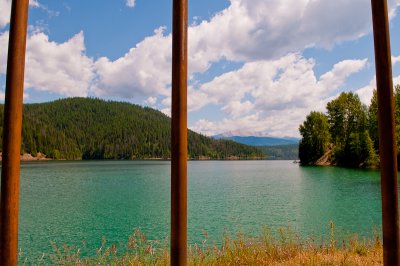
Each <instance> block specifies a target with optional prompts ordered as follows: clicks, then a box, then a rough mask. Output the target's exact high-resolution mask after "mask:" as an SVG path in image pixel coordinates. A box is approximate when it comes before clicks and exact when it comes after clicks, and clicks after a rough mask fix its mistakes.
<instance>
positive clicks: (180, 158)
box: [171, 0, 188, 266]
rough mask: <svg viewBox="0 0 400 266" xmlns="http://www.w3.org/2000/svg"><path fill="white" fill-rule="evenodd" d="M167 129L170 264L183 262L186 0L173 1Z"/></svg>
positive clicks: (184, 241) (185, 213) (185, 163)
mask: <svg viewBox="0 0 400 266" xmlns="http://www.w3.org/2000/svg"><path fill="white" fill-rule="evenodd" d="M172 16H173V19H172V129H171V130H172V131H171V265H173V266H174V265H186V249H187V247H186V245H187V27H188V25H187V23H188V22H187V21H188V10H187V0H174V1H173V15H172Z"/></svg>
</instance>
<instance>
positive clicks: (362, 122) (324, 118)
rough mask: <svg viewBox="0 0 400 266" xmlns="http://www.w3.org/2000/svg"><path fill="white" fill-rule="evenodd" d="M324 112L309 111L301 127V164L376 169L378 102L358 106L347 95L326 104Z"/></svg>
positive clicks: (399, 117) (399, 106)
mask: <svg viewBox="0 0 400 266" xmlns="http://www.w3.org/2000/svg"><path fill="white" fill-rule="evenodd" d="M394 100H395V113H396V115H395V117H396V118H395V119H396V120H395V122H396V135H397V140H396V143H397V157H398V159H399V155H400V86H399V85H397V86H396V87H395V91H394ZM326 109H327V112H326V113H322V112H315V111H313V112H311V113H310V114H309V115H308V116H307V117H306V120H305V121H304V123H303V124H302V125H300V128H299V130H300V134H301V135H302V139H301V141H300V144H299V158H300V161H301V163H302V164H303V165H310V164H311V165H312V164H334V165H340V166H348V167H367V168H377V167H379V157H378V154H379V137H378V103H377V94H376V91H374V94H373V97H372V100H371V103H370V105H369V106H366V105H364V104H362V103H361V101H360V99H359V97H358V95H357V94H355V93H352V92H348V93H344V92H343V93H341V94H340V96H339V97H338V98H336V99H334V100H332V101H330V102H329V103H328V104H327V106H326Z"/></svg>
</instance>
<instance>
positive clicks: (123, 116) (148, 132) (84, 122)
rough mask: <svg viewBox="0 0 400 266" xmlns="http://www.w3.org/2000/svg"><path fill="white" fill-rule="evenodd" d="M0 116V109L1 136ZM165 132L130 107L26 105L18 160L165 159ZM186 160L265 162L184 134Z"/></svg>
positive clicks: (72, 101) (239, 148)
mask: <svg viewBox="0 0 400 266" xmlns="http://www.w3.org/2000/svg"><path fill="white" fill-rule="evenodd" d="M3 111H4V106H3V105H1V106H0V118H1V119H0V132H1V134H2V132H3V119H2V117H3ZM170 129H171V122H170V118H169V117H168V116H166V115H165V114H163V113H161V112H160V111H157V110H154V109H152V108H149V107H141V106H138V105H134V104H130V103H124V102H115V101H104V100H100V99H93V98H68V99H60V100H56V101H53V102H48V103H40V104H25V105H24V110H23V123H22V145H21V154H23V153H30V154H32V155H33V156H36V154H37V153H39V152H41V153H44V154H45V155H46V156H47V157H49V158H54V159H67V160H80V159H84V160H85V159H149V158H162V159H168V158H170V156H171V151H170V145H171V144H170V136H171V135H170V134H171V133H170V132H171V130H170ZM0 141H1V142H0V143H2V135H1V136H0ZM0 150H2V147H1V146H0ZM188 155H189V158H192V159H198V158H209V159H226V158H232V157H235V158H241V159H253V158H262V157H264V155H263V153H262V151H261V150H259V149H257V148H255V147H250V146H247V145H243V144H239V143H236V142H233V141H226V140H214V139H212V138H209V137H206V136H204V135H201V134H197V133H195V132H193V131H191V130H188Z"/></svg>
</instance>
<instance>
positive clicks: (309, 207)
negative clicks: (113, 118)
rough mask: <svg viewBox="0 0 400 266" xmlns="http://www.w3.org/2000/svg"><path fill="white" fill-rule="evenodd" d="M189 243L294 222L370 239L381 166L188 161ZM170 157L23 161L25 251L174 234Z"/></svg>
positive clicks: (314, 231) (310, 231) (298, 227)
mask: <svg viewBox="0 0 400 266" xmlns="http://www.w3.org/2000/svg"><path fill="white" fill-rule="evenodd" d="M188 171H189V180H188V183H189V188H188V195H189V202H188V206H189V210H188V215H189V216H188V221H189V224H188V238H189V242H190V243H194V242H201V241H202V240H203V239H204V236H203V230H205V231H207V232H208V236H209V239H210V240H218V239H221V237H222V235H223V233H224V231H225V230H226V231H229V232H237V231H242V232H245V233H247V234H250V235H252V234H254V235H256V234H258V233H259V232H260V229H261V227H262V226H264V225H266V226H269V227H271V228H272V229H276V228H278V227H280V226H290V227H291V228H292V229H294V230H295V231H298V232H300V233H301V235H304V236H308V235H312V236H316V237H319V236H321V237H322V236H324V235H325V236H326V235H328V234H329V222H330V221H334V222H335V225H336V228H337V231H338V234H343V235H344V234H348V233H358V234H361V235H371V233H372V231H373V228H380V226H381V213H380V211H381V206H380V204H381V203H380V184H379V172H377V171H366V170H352V169H343V168H333V167H299V166H298V165H297V164H293V163H292V162H291V161H192V162H189V167H188ZM169 176H170V163H169V162H164V161H90V162H81V161H79V162H32V163H23V164H22V169H21V196H20V224H19V239H20V248H21V249H22V250H23V251H24V253H25V255H27V256H33V257H36V256H38V254H41V252H50V251H51V250H52V247H51V244H50V243H51V242H55V243H58V244H61V243H68V244H74V245H78V246H80V245H82V241H85V242H86V245H87V248H88V250H95V248H98V247H100V246H101V243H102V238H103V237H105V238H106V239H107V242H108V243H119V242H126V240H127V239H128V236H129V235H131V234H132V232H133V229H134V228H140V229H141V230H142V231H143V232H144V233H145V234H146V235H147V236H148V238H150V239H165V238H166V237H168V235H169V219H170V218H169V205H170V192H169V191H170V183H169V182H170V181H169Z"/></svg>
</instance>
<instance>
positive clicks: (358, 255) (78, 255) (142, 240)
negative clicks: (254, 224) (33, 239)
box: [19, 224, 383, 266]
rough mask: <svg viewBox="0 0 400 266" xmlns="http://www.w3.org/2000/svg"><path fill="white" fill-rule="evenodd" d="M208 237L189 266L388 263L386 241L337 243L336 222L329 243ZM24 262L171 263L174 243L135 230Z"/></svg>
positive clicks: (283, 236) (275, 236) (278, 235)
mask: <svg viewBox="0 0 400 266" xmlns="http://www.w3.org/2000/svg"><path fill="white" fill-rule="evenodd" d="M204 235H205V238H204V241H203V242H202V243H201V244H200V245H199V244H195V245H192V246H189V247H188V265H351V266H353V265H382V264H383V261H382V243H381V241H380V238H379V237H378V236H375V237H372V238H370V239H366V238H363V239H360V238H359V237H358V236H357V235H354V236H351V237H348V239H346V240H341V241H340V242H339V241H336V240H335V236H334V225H333V224H332V225H331V231H330V237H329V239H328V241H326V242H325V243H324V242H322V243H321V241H318V242H317V241H315V240H314V239H313V238H308V239H306V240H301V238H300V236H299V235H298V234H295V233H293V232H292V231H291V230H290V229H288V228H281V229H279V230H278V232H271V230H269V229H268V228H264V229H263V230H262V233H261V234H260V235H259V236H258V237H246V236H245V235H243V234H240V233H239V234H237V235H236V236H235V237H230V236H228V235H225V236H224V238H223V242H222V244H221V245H216V244H215V243H208V242H207V233H205V234H204ZM19 261H20V264H21V265H49V264H50V265H169V250H168V241H167V240H164V241H154V240H148V239H146V237H145V235H143V234H142V233H141V232H140V231H139V230H135V231H134V233H133V235H132V236H131V237H129V239H128V241H127V243H126V244H125V246H124V247H123V248H122V247H117V246H116V245H114V244H107V242H106V241H105V240H104V241H103V245H102V246H101V247H100V248H98V249H97V250H96V255H95V256H92V257H84V256H83V255H82V249H81V248H76V247H73V246H67V245H64V246H63V247H56V246H54V252H53V254H43V256H42V257H40V258H37V259H34V260H28V259H27V258H24V257H23V253H21V254H20V259H19Z"/></svg>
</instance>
